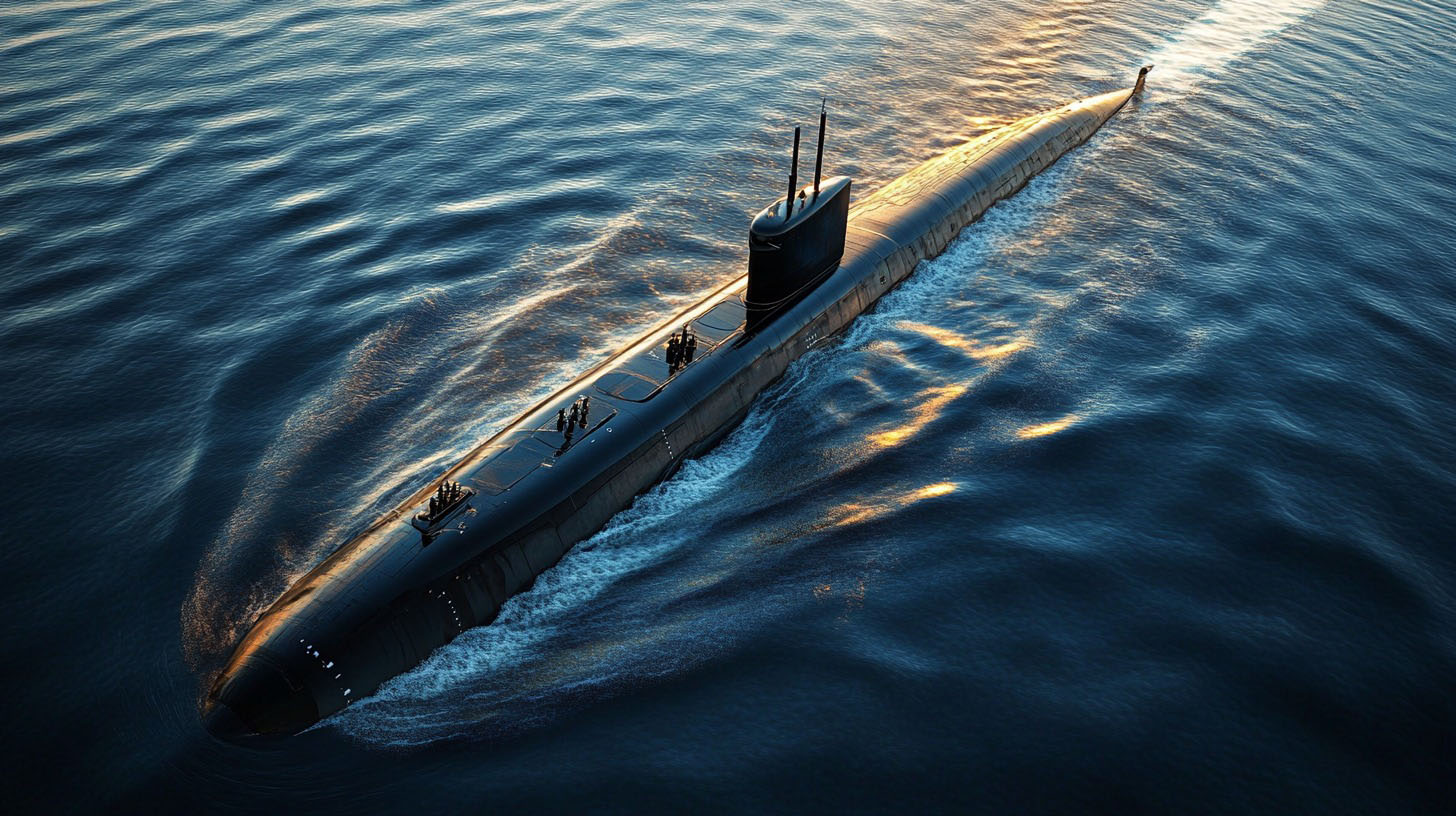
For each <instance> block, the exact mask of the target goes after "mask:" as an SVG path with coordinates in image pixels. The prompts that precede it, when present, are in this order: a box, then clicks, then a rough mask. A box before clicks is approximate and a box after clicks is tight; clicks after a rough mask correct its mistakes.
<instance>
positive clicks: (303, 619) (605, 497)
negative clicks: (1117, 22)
mask: <svg viewBox="0 0 1456 816" xmlns="http://www.w3.org/2000/svg"><path fill="white" fill-rule="evenodd" d="M1148 70H1149V68H1143V69H1142V70H1141V71H1140V72H1139V74H1138V79H1137V83H1136V84H1135V85H1134V86H1133V87H1131V88H1125V89H1123V90H1120V91H1114V92H1111V93H1106V94H1102V95H1099V96H1093V97H1090V98H1087V99H1082V100H1079V101H1076V102H1073V103H1071V104H1068V105H1064V106H1062V107H1059V108H1056V109H1054V110H1050V111H1046V112H1043V113H1038V114H1035V115H1032V116H1028V117H1026V118H1024V119H1021V120H1019V121H1016V122H1014V123H1012V124H1010V125H1007V126H1005V127H1002V128H999V129H997V130H994V131H992V132H990V133H987V134H985V135H983V136H981V137H978V138H976V139H974V140H972V141H969V142H967V143H965V144H963V145H960V146H958V147H956V148H953V149H951V150H950V151H948V152H946V153H944V154H942V155H940V156H938V157H936V158H933V159H930V160H929V161H926V162H924V163H923V164H921V165H919V166H917V167H915V168H914V169H912V170H911V171H910V172H908V173H906V174H905V175H903V176H901V177H899V178H897V179H895V180H894V181H892V182H890V183H889V184H887V185H885V186H884V187H882V188H880V189H879V190H876V191H875V192H873V193H872V194H870V195H869V196H867V197H865V198H864V199H863V200H861V201H859V202H856V203H853V204H852V203H851V202H850V189H851V186H852V182H851V180H850V179H848V178H845V177H834V178H830V179H828V180H823V179H821V172H820V171H821V169H822V161H823V155H824V154H823V144H824V138H823V137H824V132H825V129H826V124H827V115H826V113H824V112H823V111H821V114H820V122H819V125H820V126H819V149H818V153H817V156H816V162H815V165H816V166H815V175H814V183H813V184H812V185H806V186H804V187H803V188H799V187H798V183H797V175H798V151H797V142H798V138H797V132H796V137H795V152H794V156H793V159H792V165H791V166H792V170H791V173H790V181H789V184H788V188H787V191H786V194H785V196H784V197H783V198H781V199H779V200H777V201H776V202H775V203H774V204H771V205H770V206H768V207H766V208H765V209H764V210H763V211H761V212H760V213H758V214H757V215H756V216H755V217H754V219H753V221H752V223H751V224H750V227H749V261H748V272H747V274H746V275H744V276H743V277H740V278H738V279H736V280H733V281H730V282H729V283H727V284H725V285H723V286H721V287H719V288H718V289H717V290H715V291H714V292H713V293H711V294H710V295H709V296H708V297H707V298H705V299H704V300H702V301H701V302H699V303H698V304H696V305H694V306H692V307H690V308H688V309H686V310H684V311H683V312H681V313H679V314H677V315H675V316H673V317H672V318H670V319H668V320H666V321H664V322H663V323H662V324H660V325H659V326H657V327H656V328H654V329H653V330H651V331H650V332H648V333H647V334H645V335H644V336H642V337H641V338H640V339H638V340H637V341H636V342H634V343H633V344H632V345H630V346H629V347H628V348H626V349H624V350H622V351H621V352H619V353H617V354H616V355H615V356H613V357H612V358H610V359H608V360H607V361H605V362H603V363H602V364H600V365H598V366H596V367H595V368H593V369H591V370H590V371H588V372H586V373H585V374H583V375H582V376H581V377H579V378H578V379H576V380H575V381H573V382H571V383H570V384H568V385H566V386H565V387H563V388H561V389H560V390H558V391H557V392H556V393H555V394H552V395H551V396H550V397H548V398H546V399H545V400H543V401H542V402H541V403H539V404H538V405H536V406H535V407H534V408H532V409H531V410H530V411H528V412H527V413H526V414H524V415H523V416H521V417H519V418H518V419H516V420H515V421H514V422H512V423H511V424H510V425H509V426H508V427H506V428H505V429H504V430H502V431H501V432H500V433H498V434H496V435H495V436H493V437H491V438H489V439H488V440H486V441H485V442H484V443H483V444H481V445H480V446H479V447H477V448H476V449H475V450H473V451H472V452H471V453H470V454H469V455H467V456H466V458H465V459H464V460H463V461H461V462H459V463H458V464H456V465H455V466H454V467H452V468H451V469H450V470H449V471H448V472H447V473H445V474H443V475H442V476H441V477H440V478H439V479H438V480H437V481H435V482H434V483H432V484H430V485H428V486H426V487H424V488H422V489H421V490H420V491H418V492H417V493H415V494H414V495H413V496H411V497H410V498H409V499H407V500H406V501H405V502H404V503H403V504H401V505H400V506H399V507H397V508H395V509H394V510H392V511H390V512H389V513H388V514H386V515H385V516H384V517H383V518H381V519H379V520H378V521H376V522H375V523H374V524H372V525H371V526H370V527H369V528H368V529H367V530H365V531H364V532H363V533H362V534H360V535H359V536H357V537H355V538H354V539H352V540H350V541H348V542H347V543H345V544H344V545H343V546H342V547H341V548H340V549H339V550H338V551H336V552H335V553H333V554H332V555H330V556H329V557H328V558H327V559H325V560H324V561H323V563H321V564H319V565H318V566H317V567H315V568H314V569H313V570H312V571H310V572H309V573H308V574H307V575H305V576H304V577H303V578H301V579H299V580H298V581H297V582H296V583H295V584H294V585H293V586H292V587H290V588H289V589H288V590H287V591H286V592H285V593H284V594H283V595H282V596H281V597H280V598H279V599H278V600H277V601H276V602H274V604H273V605H272V606H271V607H269V608H268V609H267V610H266V611H264V612H263V613H262V615H260V616H259V618H258V620H257V621H256V622H255V624H254V626H253V628H252V629H251V630H250V631H249V632H248V634H247V635H246V636H244V638H243V640H242V641H241V643H240V644H239V645H238V647H237V649H236V651H235V652H234V653H233V655H232V657H231V658H230V659H229V660H228V662H227V664H226V665H225V666H224V667H223V669H222V671H221V672H220V673H219V675H218V676H217V678H216V679H215V681H214V682H213V683H212V685H211V687H210V689H209V691H208V693H207V695H206V697H205V698H204V700H203V717H204V721H205V723H206V725H207V727H208V728H209V730H211V731H213V732H214V733H216V734H218V735H220V736H224V737H233V736H239V735H242V734H249V733H252V734H291V733H296V732H298V731H301V730H303V729H305V728H307V727H309V726H311V725H312V724H314V723H315V722H317V721H318V720H319V719H321V718H323V717H327V716H328V715H330V714H332V713H334V712H336V711H338V710H340V709H342V708H344V707H345V706H348V705H350V704H351V703H353V702H355V701H357V700H359V699H361V698H362V697H364V696H367V695H369V694H371V693H373V692H374V691H375V690H376V689H377V688H378V687H379V686H380V685H381V684H383V683H384V682H385V681H386V680H388V679H390V678H392V677H394V676H396V675H398V674H400V673H402V672H404V671H407V670H409V669H410V668H412V667H414V666H415V665H417V664H419V663H420V662H421V661H423V660H424V659H425V658H426V657H428V656H429V654H430V653H431V652H432V651H434V650H435V649H436V648H438V647H440V646H442V645H444V644H445V643H447V642H449V641H450V640H452V639H453V638H454V637H455V636H456V635H458V634H460V633H461V632H463V631H465V630H466V629H468V628H471V627H474V626H480V625H483V624H487V623H490V622H491V621H492V620H494V619H495V617H496V615H497V614H498V613H499V612H500V609H501V606H502V605H503V604H504V603H505V602H506V600H507V599H508V598H510V597H511V596H512V595H514V594H516V593H518V592H521V591H523V590H525V589H527V588H529V587H530V585H531V583H532V582H533V581H534V580H535V577H536V576H537V575H539V574H540V573H542V572H543V571H545V570H547V569H549V568H551V566H553V565H554V564H555V563H556V562H557V561H559V560H560V559H561V557H562V556H563V555H564V554H565V553H566V551H567V550H568V549H570V547H571V546H572V545H573V544H575V543H576V542H577V541H580V540H582V539H584V538H586V537H588V536H590V535H591V534H593V533H595V532H596V531H597V530H599V529H600V528H601V527H602V526H603V525H604V524H605V523H606V522H607V520H608V519H610V518H611V517H612V516H613V515H615V514H616V513H617V512H619V511H620V510H622V509H624V508H625V507H627V506H628V505H629V504H631V502H632V501H633V499H634V498H635V497H636V496H637V495H638V494H639V493H641V492H643V491H644V490H646V489H647V488H649V487H651V486H652V485H653V484H655V483H656V482H658V481H661V480H662V479H665V478H667V477H668V476H670V475H671V474H672V473H673V472H674V471H675V470H676V468H677V467H678V466H679V465H680V464H681V463H682V461H683V460H685V459H688V458H692V457H694V456H697V455H699V454H701V453H703V452H704V451H706V450H708V449H709V448H711V447H712V446H713V445H714V444H716V443H717V442H718V441H719V440H720V439H722V437H723V436H724V435H725V434H727V433H728V431H729V430H731V429H732V428H733V427H734V426H735V425H737V423H738V422H739V421H740V420H741V419H742V418H743V417H744V416H745V415H746V414H747V412H748V409H749V407H750V405H751V403H752V401H753V399H754V397H755V396H757V394H758V393H759V392H761V391H762V390H763V389H764V388H765V387H766V386H768V385H769V384H770V383H772V382H773V381H775V380H776V379H778V378H779V377H780V376H781V375H782V374H783V373H784V371H785V369H787V368H788V366H789V364H790V363H791V362H792V361H793V360H795V359H796V358H798V357H799V356H800V355H802V354H803V353H804V352H805V351H807V350H808V349H810V348H813V347H815V346H817V345H819V344H821V343H823V342H825V341H826V340H827V339H828V338H831V337H833V336H834V335H835V334H837V333H838V332H840V331H842V330H843V329H844V328H845V327H846V326H848V325H849V323H850V322H852V321H853V320H854V318H855V317H856V316H858V315H859V314H860V313H861V312H863V311H864V310H865V309H867V308H869V307H870V306H871V305H872V304H873V303H874V302H875V301H876V300H878V299H879V298H880V297H881V296H882V295H884V294H885V293H886V292H887V291H889V290H890V289H891V288H893V287H894V286H895V285H896V284H898V283H899V282H900V281H901V280H903V279H904V278H905V277H906V276H908V275H909V274H910V273H911V271H913V270H914V268H915V265H916V264H917V263H919V262H920V261H921V260H925V259H928V258H932V257H934V256H936V255H938V254H939V253H940V252H941V251H942V250H943V249H944V248H945V247H946V245H947V244H949V243H950V241H951V240H952V239H953V238H954V237H955V236H956V234H957V233H959V232H960V231H961V229H963V228H964V227H965V226H966V225H967V224H969V223H971V222H972V221H974V220H976V219H977V218H979V217H980V216H981V214H982V213H984V212H985V211H986V210H987V209H988V208H989V207H991V205H993V204H994V203H996V202H997V201H999V200H1001V199H1003V198H1006V197H1007V196H1010V195H1012V194H1013V193H1015V192H1016V191H1017V190H1019V189H1020V188H1021V187H1022V186H1023V185H1025V184H1026V182H1027V181H1028V180H1029V179H1030V178H1031V177H1033V176H1035V175H1036V174H1037V173H1039V172H1041V171H1042V170H1044V169H1046V168H1047V167H1048V166H1050V165H1051V164H1052V163H1054V162H1055V161H1056V160H1057V159H1058V158H1060V157H1061V156H1062V155H1064V154H1066V153H1067V152H1068V151H1070V150H1072V149H1073V148H1075V147H1076V146H1078V145H1080V144H1081V143H1082V142H1084V141H1086V140H1087V139H1088V138H1089V137H1090V136H1091V135H1092V134H1093V133H1095V132H1096V131H1097V130H1098V128H1100V127H1101V126H1102V125H1103V123H1105V122H1106V121H1107V120H1108V119H1109V118H1111V117H1112V116H1113V115H1114V114H1115V113H1117V111H1118V110H1120V109H1121V108H1122V107H1123V106H1124V105H1125V104H1126V103H1127V102H1128V100H1130V99H1131V98H1132V97H1133V96H1134V95H1136V94H1137V93H1138V92H1140V91H1141V90H1142V87H1143V82H1144V78H1145V76H1146V74H1147V72H1148Z"/></svg>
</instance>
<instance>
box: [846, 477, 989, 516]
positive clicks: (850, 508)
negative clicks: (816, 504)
mask: <svg viewBox="0 0 1456 816" xmlns="http://www.w3.org/2000/svg"><path fill="white" fill-rule="evenodd" d="M959 487H960V485H958V484H956V483H955V482H935V483H934V484H928V485H925V486H924V487H920V488H916V489H915V490H912V491H910V492H909V493H905V494H903V495H900V496H889V497H884V498H881V499H879V500H878V501H872V502H868V503H863V504H862V503H860V502H850V503H848V504H841V505H840V506H838V507H835V508H833V509H832V510H830V511H829V513H828V514H827V515H828V519H827V520H828V522H829V526H833V527H847V526H849V525H851V524H861V523H863V522H866V521H871V520H873V519H877V518H879V517H880V516H883V515H885V514H886V513H890V512H893V511H895V510H899V509H901V508H904V507H909V506H910V505H912V504H914V503H915V502H918V501H922V500H924V499H933V498H935V497H936V496H944V495H947V494H949V493H954V492H955V491H956V490H957V489H958V488H959Z"/></svg>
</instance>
